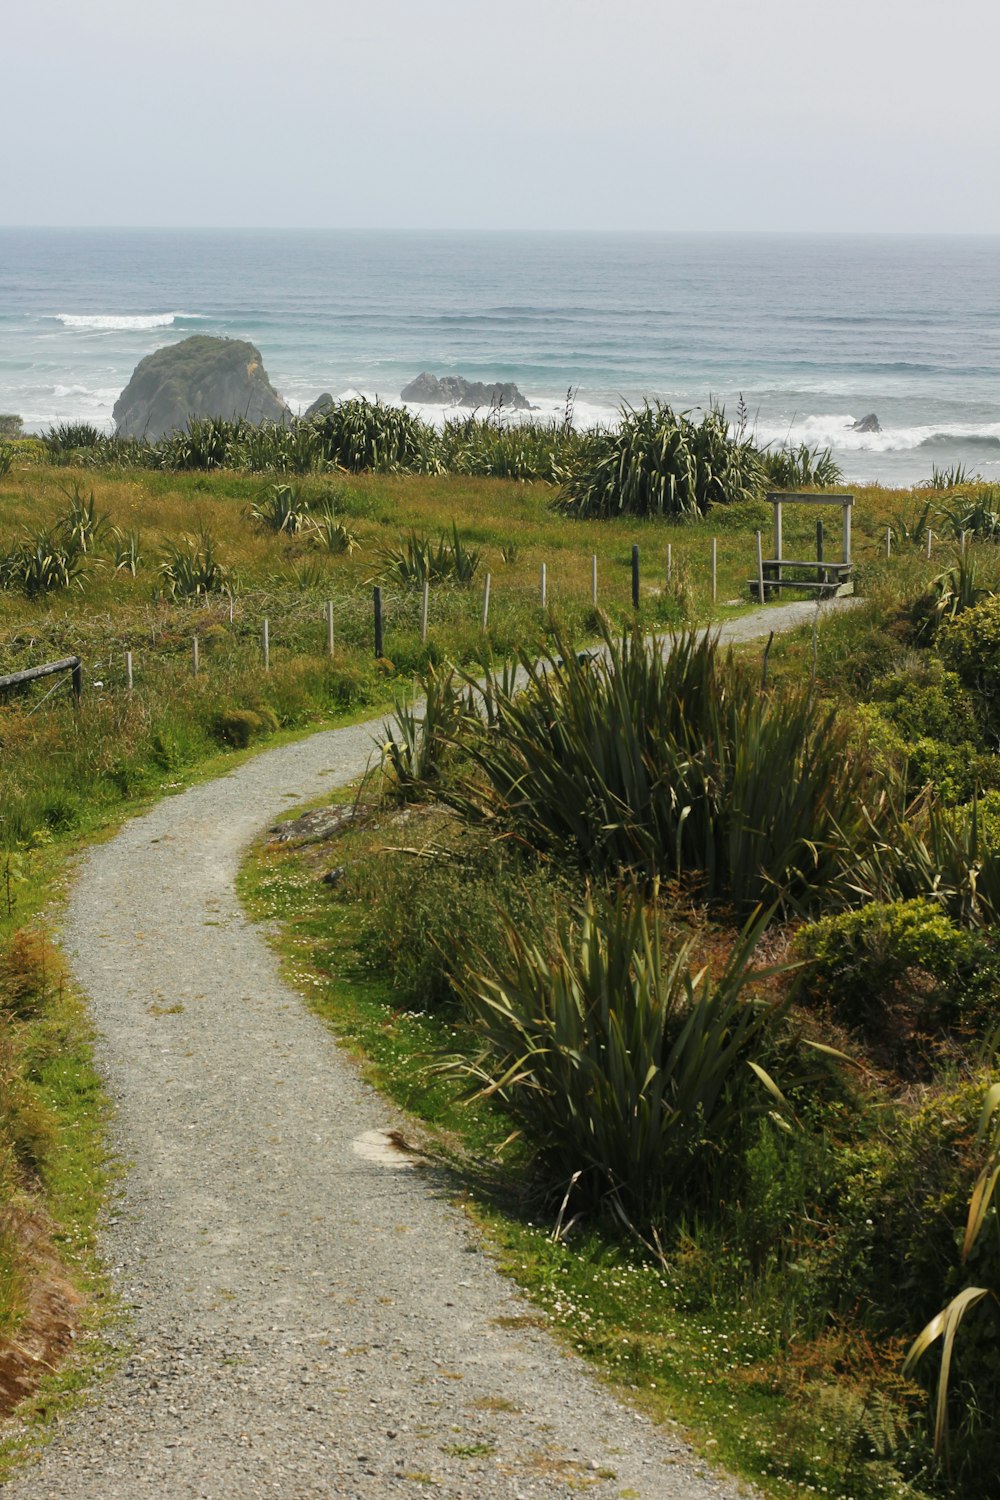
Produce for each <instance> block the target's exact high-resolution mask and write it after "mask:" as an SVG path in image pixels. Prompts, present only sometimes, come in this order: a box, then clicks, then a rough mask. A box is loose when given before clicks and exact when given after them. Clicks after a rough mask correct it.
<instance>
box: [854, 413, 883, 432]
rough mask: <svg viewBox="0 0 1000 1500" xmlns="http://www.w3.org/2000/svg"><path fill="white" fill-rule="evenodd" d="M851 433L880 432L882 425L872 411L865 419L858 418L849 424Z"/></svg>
mask: <svg viewBox="0 0 1000 1500" xmlns="http://www.w3.org/2000/svg"><path fill="white" fill-rule="evenodd" d="M851 431H852V432H881V431H882V423H881V422H880V421H879V419H878V417H877V416H876V415H875V413H874V412H873V411H870V412H869V413H868V415H867V417H859V418H858V420H857V421H856V422H852V423H851Z"/></svg>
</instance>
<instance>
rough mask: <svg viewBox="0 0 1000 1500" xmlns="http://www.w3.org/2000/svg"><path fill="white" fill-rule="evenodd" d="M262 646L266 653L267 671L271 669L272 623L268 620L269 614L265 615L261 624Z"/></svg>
mask: <svg viewBox="0 0 1000 1500" xmlns="http://www.w3.org/2000/svg"><path fill="white" fill-rule="evenodd" d="M260 646H261V650H262V651H263V653H264V671H265V672H270V670H271V627H270V625H269V624H268V622H267V616H266V615H265V616H264V623H263V625H262V626H261V631H260Z"/></svg>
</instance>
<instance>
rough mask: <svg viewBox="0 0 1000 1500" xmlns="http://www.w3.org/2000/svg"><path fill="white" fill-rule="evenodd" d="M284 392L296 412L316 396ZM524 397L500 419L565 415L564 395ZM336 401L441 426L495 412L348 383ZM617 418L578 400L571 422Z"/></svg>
mask: <svg viewBox="0 0 1000 1500" xmlns="http://www.w3.org/2000/svg"><path fill="white" fill-rule="evenodd" d="M285 396H286V399H287V401H288V404H289V405H290V406H291V408H292V410H293V411H294V412H296V413H297V414H298V415H299V416H301V415H302V413H303V412H304V411H305V409H306V407H307V406H309V405H310V404H311V403H312V402H313V401H314V400H315V399H316V397H315V396H309V397H302V396H297V395H296V394H294V393H291V394H290V393H289V391H288V390H287V389H286V391H285ZM526 399H527V400H529V401H530V402H531V410H530V411H514V410H513V409H512V408H510V407H504V408H503V411H502V413H500V414H499V419H500V420H502V421H503V422H504V423H507V424H511V425H515V426H516V425H519V424H520V423H522V422H551V421H557V422H562V421H563V419H564V417H565V415H566V398H565V397H562V398H560V399H555V398H546V397H544V396H537V397H536V396H533V395H532V394H531V393H530V392H527V393H526ZM334 400H336V401H352V400H361V401H375V400H378V401H381V403H382V405H383V406H401V407H405V409H406V410H407V411H409V412H412V413H413V415H414V416H415V417H420V418H421V419H422V420H423V421H424V422H427V423H429V425H430V426H431V427H437V428H441V427H443V426H444V424H445V422H450V421H456V420H457V421H461V420H462V419H463V418H465V417H470V416H473V415H475V416H477V417H488V416H494V417H495V416H497V414H496V413H494V412H491V409H490V408H489V407H488V406H481V407H479V408H478V409H476V410H474V409H473V408H472V407H469V406H438V405H437V404H436V403H435V404H431V403H424V402H420V401H401V400H400V398H399V397H398V396H389V395H386V394H385V393H384V392H381V391H376V390H375V389H374V388H372V389H367V388H361V387H358V386H348V387H347V389H346V390H342V391H340V392H339V393H338V394H337V395H336V396H335V397H334ZM617 418H618V411H617V409H616V408H614V407H609V406H599V405H593V404H590V403H587V402H583V401H579V400H578V401H577V402H576V403H575V405H574V408H573V426H574V427H576V428H578V429H580V430H581V431H583V430H584V429H586V428H590V427H606V426H614V425H615V422H616V421H617Z"/></svg>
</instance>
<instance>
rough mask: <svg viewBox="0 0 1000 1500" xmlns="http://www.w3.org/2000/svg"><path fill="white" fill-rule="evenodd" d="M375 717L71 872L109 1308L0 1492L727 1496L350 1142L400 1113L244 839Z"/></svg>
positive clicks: (39, 1499) (187, 802) (782, 622)
mask: <svg viewBox="0 0 1000 1500" xmlns="http://www.w3.org/2000/svg"><path fill="white" fill-rule="evenodd" d="M827 607H829V606H827ZM814 609H815V606H814V605H812V604H810V603H806V604H803V605H799V604H792V605H784V606H780V607H774V608H771V609H768V610H765V611H763V612H761V613H759V614H758V615H757V616H754V617H746V618H744V619H742V620H737V621H733V622H729V623H728V624H727V625H726V626H725V628H724V631H723V634H724V636H725V637H726V638H731V639H741V640H747V639H753V638H754V637H755V636H761V635H765V636H766V634H767V632H768V631H769V630H771V629H774V630H779V629H790V628H791V627H792V626H793V625H796V624H800V623H803V622H808V621H809V620H811V619H812V617H813V614H814ZM378 727H379V721H374V722H372V723H369V724H361V725H357V726H353V727H349V728H345V729H337V730H331V731H328V732H324V733H319V734H316V735H313V736H312V737H311V738H309V739H307V740H304V741H301V742H299V743H298V744H293V745H287V746H284V747H282V748H279V749H275V750H271V751H269V752H267V753H265V754H262V755H260V756H259V757H257V758H256V759H254V760H252V761H249V762H247V763H246V764H244V765H242V766H240V767H239V768H238V769H236V770H234V771H233V772H231V773H230V774H229V775H227V776H224V777H222V778H221V779H219V780H217V781H213V782H212V783H210V784H207V785H203V786H198V787H195V788H193V789H192V790H190V791H187V792H184V793H183V794H181V795H179V796H176V797H171V798H167V799H165V800H164V801H163V802H161V803H160V804H159V805H158V806H156V807H155V808H153V810H152V811H150V812H148V813H145V814H143V815H142V816H141V817H137V818H135V819H133V820H132V821H130V822H129V823H127V824H126V825H125V826H124V827H123V829H122V830H121V832H120V833H119V834H117V835H116V837H115V838H113V839H112V840H111V841H110V842H109V843H106V844H103V845H98V846H96V847H94V848H92V849H91V850H90V851H89V852H88V854H87V856H86V858H85V860H84V862H83V865H82V868H81V871H80V874H79V878H78V880H77V882H76V884H75V887H74V890H73V893H72V896H71V899H70V902H69V910H68V916H67V921H66V932H65V947H66V951H67V955H68V957H69V959H70V963H71V967H72V970H73V974H74V977H75V979H76V981H77V982H78V983H79V984H80V985H81V986H82V988H83V989H84V991H85V992H86V993H87V994H89V995H90V996H91V997H92V1009H93V1015H94V1018H95V1021H96V1025H97V1028H98V1031H99V1034H100V1037H101V1041H100V1044H99V1054H98V1061H99V1065H100V1067H101V1070H102V1073H103V1075H104V1077H105V1079H106V1081H107V1083H108V1086H109V1089H110V1092H111V1096H112V1098H113V1101H114V1105H115V1127H114V1136H115V1139H114V1146H115V1148H116V1149H117V1152H118V1153H119V1155H120V1157H121V1159H122V1160H123V1161H124V1162H125V1163H126V1164H127V1165H128V1168H129V1170H128V1172H127V1174H126V1176H125V1181H124V1185H123V1189H122V1194H121V1198H120V1201H119V1202H117V1203H116V1204H115V1207H114V1214H113V1217H112V1218H111V1220H110V1222H109V1223H108V1226H107V1229H106V1232H105V1235H104V1239H103V1252H104V1255H105V1257H106V1259H107V1262H108V1263H109V1265H110V1266H111V1267H112V1271H113V1276H114V1280H115V1284H116V1287H117V1290H118V1293H119V1294H120V1297H121V1299H122V1301H123V1303H124V1304H125V1305H126V1306H127V1307H129V1308H130V1309H131V1310H132V1315H133V1321H132V1327H131V1328H130V1329H129V1330H128V1331H127V1340H128V1344H127V1347H128V1357H127V1359H126V1361H125V1363H124V1364H123V1366H122V1367H121V1368H120V1369H119V1371H118V1372H117V1373H116V1374H115V1375H114V1376H113V1377H112V1378H111V1379H110V1380H109V1381H108V1382H107V1383H106V1384H105V1385H104V1386H103V1387H101V1388H100V1390H98V1391H97V1392H96V1393H95V1399H94V1404H93V1405H92V1406H90V1407H89V1409H87V1410H86V1411H84V1412H83V1413H81V1414H77V1415H75V1416H73V1417H69V1418H66V1419H65V1420H64V1422H63V1423H62V1424H61V1426H60V1428H59V1430H58V1431H57V1433H56V1436H55V1438H54V1439H53V1441H52V1442H51V1443H50V1444H49V1446H48V1447H47V1448H46V1449H45V1450H44V1451H43V1453H42V1455H41V1457H40V1460H39V1462H38V1463H37V1464H36V1465H34V1466H33V1467H31V1468H30V1469H28V1470H26V1471H24V1472H22V1473H21V1474H19V1475H18V1476H17V1477H16V1478H15V1479H14V1480H12V1481H11V1482H10V1483H9V1484H8V1485H7V1486H6V1487H5V1489H6V1493H8V1494H9V1495H10V1497H11V1500H56V1497H58V1500H145V1497H150V1500H153V1497H155V1500H182V1497H183V1500H187V1497H204V1500H256V1497H264V1496H268V1497H275V1500H277V1497H281V1500H311V1497H314V1496H315V1497H319V1496H322V1497H325V1500H330V1497H370V1500H376V1497H378V1500H381V1497H387V1496H389V1497H391V1496H396V1495H399V1496H402V1497H406V1496H416V1495H420V1494H426V1493H429V1492H433V1493H434V1494H436V1495H439V1496H442V1497H459V1496H461V1497H470V1500H472V1497H477V1500H478V1497H482V1500H494V1497H496V1500H501V1497H502V1500H515V1497H518V1496H524V1497H529V1496H530V1497H539V1500H541V1497H550V1496H568V1495H570V1494H577V1493H579V1491H580V1489H581V1488H584V1489H586V1490H588V1491H589V1492H592V1493H593V1494H595V1495H599V1496H609V1497H610V1496H620V1495H623V1494H627V1495H629V1496H634V1497H642V1500H708V1497H710V1496H715V1497H717V1496H725V1497H735V1496H736V1495H737V1494H738V1493H739V1492H740V1491H739V1487H738V1486H737V1485H736V1484H735V1482H733V1481H730V1480H726V1479H719V1478H716V1477H713V1476H712V1475H711V1474H710V1473H708V1472H707V1470H706V1469H705V1467H704V1465H702V1464H700V1463H698V1462H697V1461H696V1460H695V1459H694V1458H693V1457H692V1455H691V1454H690V1453H689V1452H688V1451H687V1450H686V1449H685V1448H684V1447H683V1446H682V1445H681V1444H680V1443H679V1442H678V1440H677V1439H676V1438H675V1437H673V1436H671V1435H669V1434H668V1433H666V1432H664V1431H663V1430H661V1429H659V1428H656V1427H655V1426H653V1425H652V1424H651V1423H650V1422H648V1421H647V1420H646V1419H644V1418H642V1417H640V1416H638V1415H636V1414H635V1413H634V1412H631V1411H629V1410H627V1409H626V1408H624V1407H622V1406H620V1405H619V1404H618V1403H617V1402H616V1401H615V1400H614V1399H613V1398H612V1397H611V1395H610V1394H609V1393H608V1391H607V1390H605V1389H604V1388H603V1387H602V1386H601V1385H600V1384H599V1383H598V1382H597V1380H595V1379H594V1378H593V1377H592V1376H591V1375H590V1374H589V1373H588V1371H587V1370H586V1368H585V1367H584V1365H583V1364H582V1363H581V1362H579V1361H577V1360H576V1359H574V1358H573V1357H571V1356H569V1355H568V1354H567V1353H566V1352H565V1351H564V1350H563V1349H562V1348H561V1347H560V1346H559V1345H558V1344H557V1343H556V1342H555V1341H554V1340H552V1339H551V1338H550V1337H549V1336H548V1335H547V1334H546V1333H545V1332H544V1331H542V1330H540V1329H539V1328H538V1327H537V1326H534V1324H535V1322H536V1317H535V1316H534V1315H533V1313H532V1309H531V1308H530V1306H529V1305H528V1304H527V1303H526V1302H525V1301H523V1300H522V1299H521V1298H520V1297H519V1296H518V1295H517V1294H516V1293H515V1292H514V1290H513V1289H512V1287H511V1285H510V1284H509V1283H508V1282H507V1281H505V1280H504V1279H503V1278H502V1277H501V1276H500V1275H499V1274H498V1273H497V1272H496V1271H495V1270H494V1269H493V1267H492V1265H491V1264H490V1262H489V1260H488V1259H487V1258H486V1257H485V1256H484V1255H483V1254H482V1253H481V1251H480V1250H479V1248H478V1246H477V1242H476V1237H475V1234H474V1233H473V1231H472V1230H471V1228H470V1225H469V1223H468V1221H467V1220H466V1219H465V1217H464V1215H463V1214H462V1213H461V1211H460V1210H458V1209H456V1208H454V1207H453V1206H452V1205H451V1204H450V1203H449V1201H448V1185H447V1183H446V1182H445V1181H442V1180H439V1179H438V1178H437V1177H436V1176H435V1174H434V1173H433V1172H431V1171H420V1170H414V1169H412V1168H410V1169H400V1170H394V1169H393V1168H392V1167H391V1166H389V1165H386V1164H384V1163H382V1162H380V1161H378V1160H373V1159H372V1158H371V1156H370V1155H365V1154H363V1153H362V1151H359V1149H358V1141H359V1138H360V1137H363V1136H365V1134H366V1133H368V1132H373V1131H384V1130H386V1129H389V1128H391V1127H392V1126H394V1125H395V1124H397V1123H398V1121H397V1120H396V1119H395V1117H394V1115H393V1111H392V1109H391V1107H390V1106H389V1105H387V1104H386V1103H385V1102H384V1101H383V1100H382V1099H381V1098H380V1097H379V1096H378V1095H377V1094H376V1093H375V1092H374V1091H373V1090H372V1089H370V1088H368V1087H367V1086H366V1085H364V1084H363V1083H361V1082H359V1080H358V1078H357V1076H356V1072H355V1070H354V1069H353V1068H352V1067H351V1066H350V1065H349V1064H348V1063H347V1062H345V1061H344V1060H343V1059H342V1057H341V1055H340V1054H339V1052H338V1049H337V1047H336V1045H335V1043H334V1041H333V1040H332V1038H331V1036H330V1034H329V1032H328V1031H326V1030H325V1028H324V1027H323V1026H322V1025H321V1024H320V1022H319V1021H318V1020H316V1019H315V1018H314V1017H313V1016H312V1015H311V1014H310V1013H309V1012H307V1011H306V1010H305V1008H304V1007H303V1006H302V1004H301V1003H300V1001H299V999H298V997H297V996H296V994H295V992H294V991H292V990H290V989H289V987H288V986H287V985H286V984H285V983H284V981H283V980H282V978H281V976H280V973H279V970H278V964H277V961H276V959H275V957H274V955H273V954H272V953H271V952H270V950H269V949H268V947H267V946H266V944H265V942H264V941H263V939H262V937H261V936H260V934H259V933H258V931H257V930H256V929H255V928H254V927H253V926H252V925H251V924H250V923H249V922H248V921H247V920H246V918H245V917H244V915H243V913H242V911H241V909H240V906H239V904H238V902H237V899H236V896H235V891H234V883H235V879H236V874H237V869H238V866H239V862H240V858H241V855H242V853H243V851H244V849H245V848H246V846H247V844H248V843H249V842H250V841H251V840H252V839H253V838H254V837H255V836H256V835H257V834H258V833H259V832H260V831H261V830H262V829H263V828H264V827H265V826H266V825H267V824H269V823H270V822H272V821H273V820H274V819H275V818H276V816H278V815H279V814H280V813H281V812H282V811H284V810H285V809H287V808H288V807H289V806H290V805H292V804H293V803H294V802H296V801H298V800H305V799H310V798H315V797H317V796H319V795H320V794H321V793H322V792H323V791H324V790H332V789H333V788H334V787H337V786H339V785H341V784H343V783H344V782H347V781H349V780H351V779H353V778H354V777H356V776H357V775H358V774H359V773H360V772H361V771H362V769H363V768H364V766H365V764H366V763H367V761H368V759H369V756H370V754H371V752H372V736H373V734H374V733H376V732H377V730H378ZM362 1144H363V1143H362ZM431 1487H432V1488H431Z"/></svg>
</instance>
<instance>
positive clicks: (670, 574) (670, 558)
mask: <svg viewBox="0 0 1000 1500" xmlns="http://www.w3.org/2000/svg"><path fill="white" fill-rule="evenodd" d="M673 579H674V549H673V547H672V546H671V544H670V543H669V542H668V543H667V588H669V587H670V585H671V583H672V582H673Z"/></svg>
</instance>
